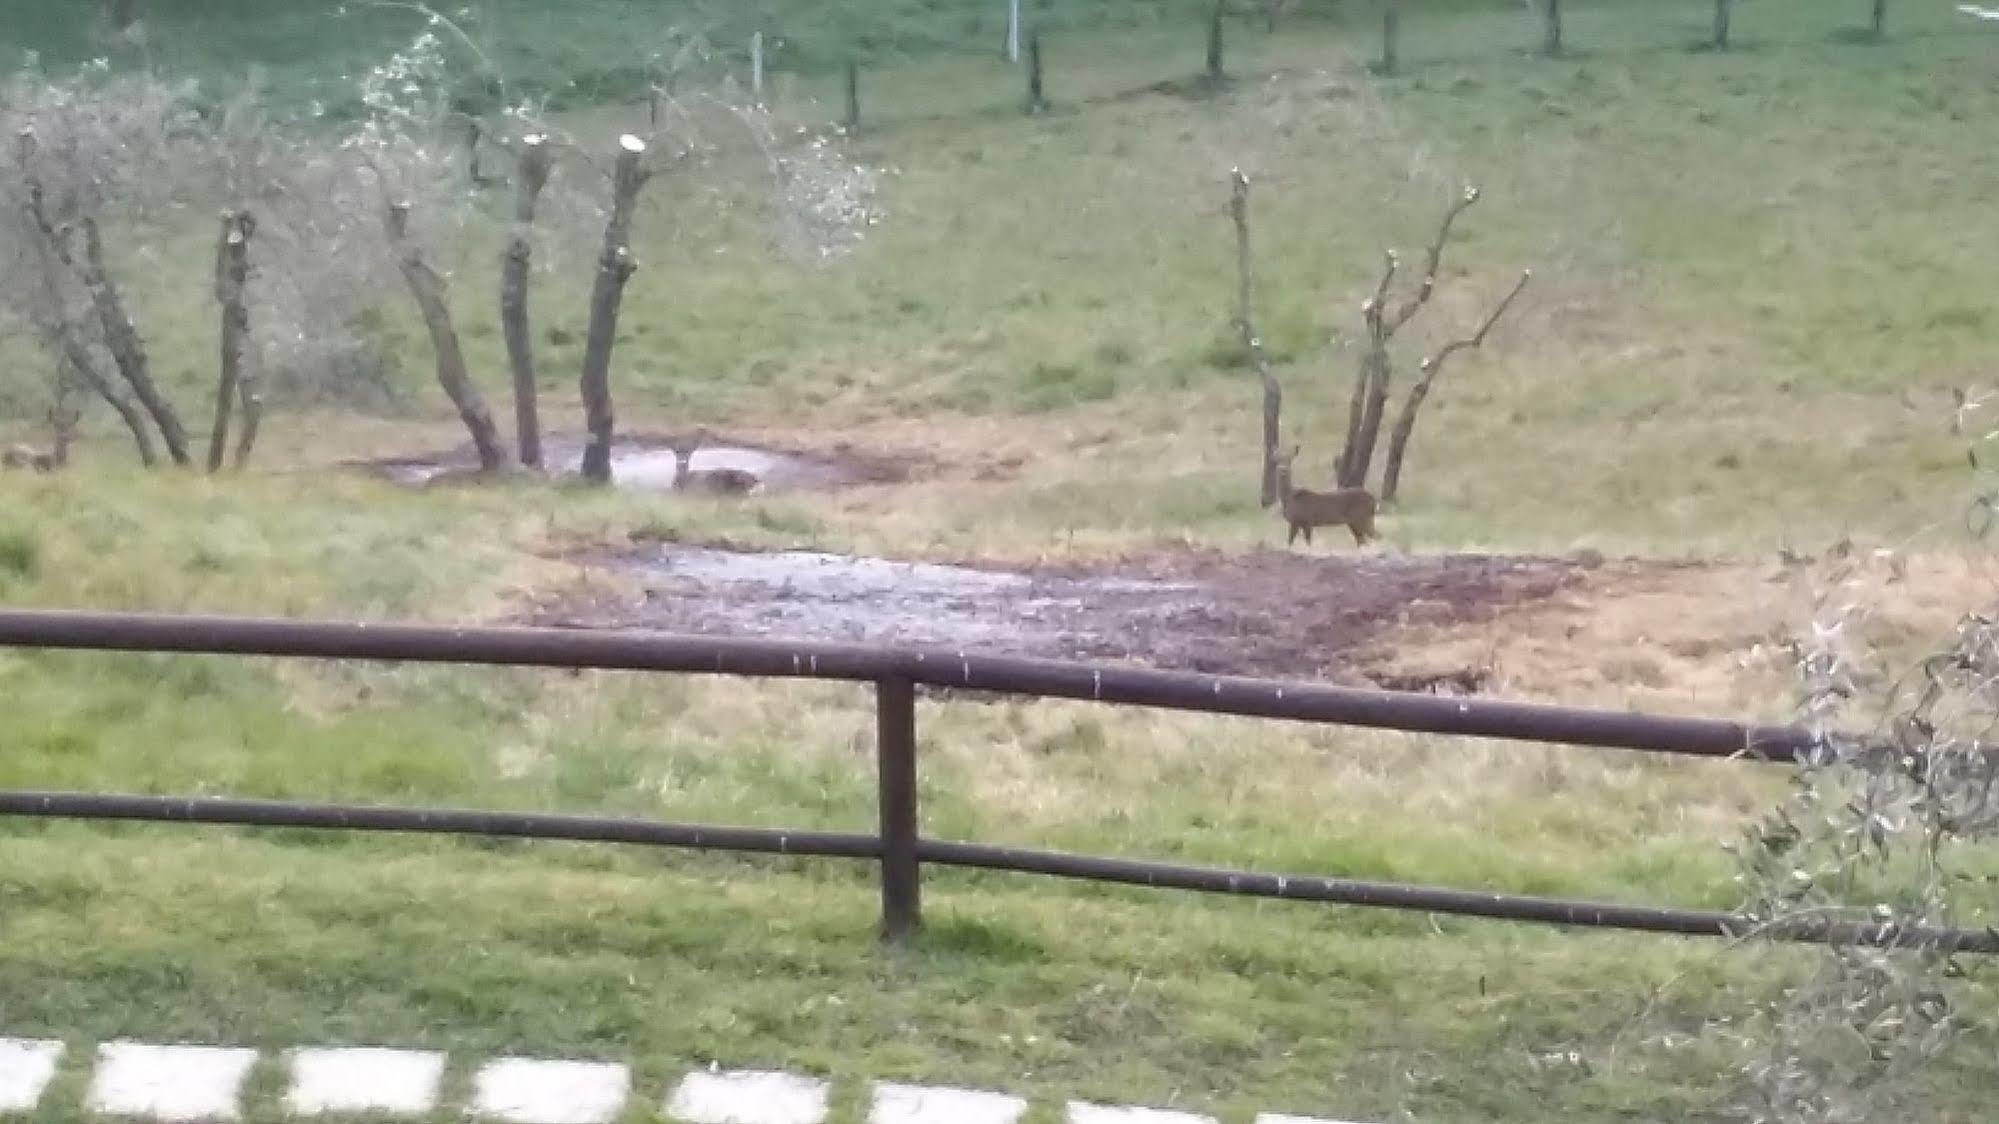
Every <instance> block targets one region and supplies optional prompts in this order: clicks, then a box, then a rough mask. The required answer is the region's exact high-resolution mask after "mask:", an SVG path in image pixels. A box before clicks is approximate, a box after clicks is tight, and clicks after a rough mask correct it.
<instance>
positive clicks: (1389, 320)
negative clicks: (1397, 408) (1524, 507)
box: [1339, 187, 1479, 488]
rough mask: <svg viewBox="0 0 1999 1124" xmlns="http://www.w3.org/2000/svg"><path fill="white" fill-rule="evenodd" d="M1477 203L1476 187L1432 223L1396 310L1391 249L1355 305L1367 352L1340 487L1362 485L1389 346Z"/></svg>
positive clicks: (1396, 260)
mask: <svg viewBox="0 0 1999 1124" xmlns="http://www.w3.org/2000/svg"><path fill="white" fill-rule="evenodd" d="M1478 200H1479V190H1478V188H1476V187H1466V188H1465V189H1464V191H1463V192H1462V193H1461V194H1460V195H1459V196H1458V197H1457V199H1455V200H1453V201H1452V203H1451V205H1450V207H1449V208H1447V209H1446V210H1445V211H1444V217H1443V220H1442V221H1441V222H1439V223H1438V224H1437V235H1436V237H1435V238H1433V239H1431V240H1430V249H1429V252H1428V253H1427V254H1426V255H1425V257H1424V262H1423V280H1422V282H1421V283H1419V284H1418V285H1417V287H1416V291H1415V292H1414V293H1412V294H1410V295H1409V297H1408V298H1407V299H1405V300H1404V301H1403V302H1402V305H1401V307H1399V308H1395V309H1393V310H1391V309H1390V308H1389V301H1388V297H1389V290H1390V289H1391V288H1393V286H1394V284H1395V273H1396V270H1397V269H1398V268H1399V267H1400V266H1401V258H1400V257H1398V256H1397V255H1396V253H1395V251H1393V250H1390V251H1388V253H1387V255H1386V266H1385V268H1384V269H1383V270H1382V273H1381V281H1380V283H1379V284H1377V285H1376V286H1375V288H1374V296H1372V297H1370V298H1369V299H1368V300H1367V302H1366V303H1365V304H1363V305H1361V318H1362V320H1363V321H1364V322H1365V323H1366V325H1367V353H1366V354H1365V355H1363V356H1362V357H1361V363H1360V370H1359V371H1358V372H1357V373H1356V375H1355V382H1354V395H1353V403H1352V405H1351V407H1350V412H1349V413H1348V416H1347V443H1346V447H1345V449H1343V450H1342V451H1341V453H1340V468H1339V482H1340V487H1342V488H1365V487H1366V486H1367V477H1368V473H1369V472H1370V470H1372V469H1373V467H1374V450H1375V447H1376V446H1377V444H1378V443H1379V441H1380V437H1381V422H1382V417H1383V415H1384V414H1385V413H1386V412H1387V408H1388V391H1389V384H1390V383H1391V382H1393V381H1394V376H1395V360H1394V357H1393V356H1392V355H1391V354H1390V352H1389V347H1388V345H1389V342H1390V341H1391V340H1393V339H1394V338H1395V333H1397V332H1399V331H1401V330H1402V328H1403V327H1404V326H1405V325H1407V324H1408V323H1409V321H1411V320H1413V319H1415V317H1416V314H1417V313H1419V312H1421V311H1423V308H1424V307H1425V306H1426V305H1428V304H1429V303H1430V298H1431V297H1433V296H1435V295H1436V293H1437V274H1438V271H1439V270H1441V269H1442V268H1443V265H1444V248H1445V247H1446V246H1448V245H1449V244H1450V240H1451V227H1452V226H1454V225H1455V224H1456V223H1457V221H1458V216H1459V215H1461V214H1464V213H1465V211H1466V210H1467V209H1469V208H1470V207H1471V205H1472V204H1474V203H1477V202H1478Z"/></svg>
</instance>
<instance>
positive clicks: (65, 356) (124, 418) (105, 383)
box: [55, 327, 160, 468]
mask: <svg viewBox="0 0 1999 1124" xmlns="http://www.w3.org/2000/svg"><path fill="white" fill-rule="evenodd" d="M58 333H59V334H58V337H57V339H56V341H55V342H56V346H57V347H58V348H60V350H61V354H62V362H63V363H65V364H67V365H68V367H69V369H70V371H71V372H72V373H74V374H75V375H76V377H77V378H78V379H79V380H81V381H82V382H83V384H84V385H85V386H87V387H89V388H90V389H91V390H92V391H94V392H96V394H97V396H98V397H99V398H102V399H104V401H105V403H106V404H107V405H109V406H110V407H111V410H112V412H113V413H115V414H117V415H118V420H119V421H121V422H123V423H124V424H125V428H126V429H127V430H129V431H131V434H132V445H133V447H134V448H135V449H137V450H138V453H139V463H140V464H142V465H145V466H146V467H147V468H152V467H153V466H154V465H157V464H159V463H160V456H159V453H158V452H156V451H155V450H154V448H153V431H152V428H151V427H150V425H149V424H148V423H147V421H146V415H145V412H144V411H142V410H140V409H139V407H137V406H135V405H133V404H132V400H131V399H129V398H127V397H125V395H124V393H123V392H122V391H120V390H119V389H118V388H117V386H115V385H113V384H112V382H111V379H110V378H109V377H108V376H107V375H105V373H104V372H103V371H102V370H101V369H100V368H99V367H98V366H97V361H96V360H95V359H94V358H92V357H91V354H90V349H89V348H87V347H85V346H84V345H83V343H82V341H80V340H78V339H77V338H76V336H75V335H73V334H72V333H71V330H70V329H69V328H67V327H64V328H61V329H58Z"/></svg>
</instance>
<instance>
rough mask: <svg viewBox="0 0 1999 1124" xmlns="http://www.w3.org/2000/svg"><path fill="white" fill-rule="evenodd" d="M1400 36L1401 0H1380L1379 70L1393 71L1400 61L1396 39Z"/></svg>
mask: <svg viewBox="0 0 1999 1124" xmlns="http://www.w3.org/2000/svg"><path fill="white" fill-rule="evenodd" d="M1401 36H1402V0H1381V72H1382V73H1383V74H1393V73H1395V68H1396V66H1397V64H1399V63H1400V62H1401V58H1400V57H1399V56H1400V51H1399V49H1398V44H1397V43H1396V40H1397V39H1399V38H1401Z"/></svg>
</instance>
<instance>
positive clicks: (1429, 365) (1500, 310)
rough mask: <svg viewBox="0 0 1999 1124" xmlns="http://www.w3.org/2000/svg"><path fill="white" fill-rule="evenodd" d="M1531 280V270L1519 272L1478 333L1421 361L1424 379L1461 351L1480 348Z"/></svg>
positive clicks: (1532, 273)
mask: <svg viewBox="0 0 1999 1124" xmlns="http://www.w3.org/2000/svg"><path fill="white" fill-rule="evenodd" d="M1533 279H1534V271H1533V270H1531V269H1523V270H1521V271H1520V280H1519V281H1518V282H1516V283H1515V284H1514V286H1513V289H1512V290H1511V291H1510V292H1508V293H1507V294H1506V296H1505V298H1504V299H1502V300H1501V301H1500V302H1499V304H1498V305H1496V306H1495V307H1494V308H1493V310H1492V315H1490V316H1487V317H1486V318H1485V323H1483V324H1480V325H1479V327H1478V331H1476V332H1474V333H1472V334H1471V335H1469V336H1466V337H1465V338H1463V339H1457V340H1452V341H1451V342H1449V343H1447V344H1445V345H1444V346H1443V347H1441V348H1439V349H1438V351H1437V353H1436V354H1435V355H1432V356H1430V357H1429V358H1428V359H1425V360H1423V365H1422V370H1423V375H1424V377H1425V379H1426V380H1428V379H1431V378H1435V377H1436V372H1437V369H1438V368H1440V367H1442V366H1443V365H1444V360H1446V359H1449V358H1450V357H1451V356H1452V355H1454V354H1456V353H1457V352H1460V351H1463V350H1465V349H1466V348H1473V347H1479V346H1482V345H1483V344H1484V343H1485V337H1486V336H1487V335H1488V334H1490V333H1491V331H1492V329H1493V326H1494V325H1495V324H1498V323H1499V318H1500V317H1502V316H1505V315H1506V310H1507V309H1509V308H1511V307H1513V302H1514V301H1515V300H1516V299H1518V297H1519V296H1520V293H1521V290H1523V289H1525V288H1526V287H1527V282H1529V281H1531V280H1533Z"/></svg>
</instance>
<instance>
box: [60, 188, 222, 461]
mask: <svg viewBox="0 0 1999 1124" xmlns="http://www.w3.org/2000/svg"><path fill="white" fill-rule="evenodd" d="M79 225H80V226H81V227H82V229H83V285H84V288H85V290H87V291H88V292H89V294H90V302H91V305H92V306H93V307H94V308H95V309H96V310H97V319H98V323H99V325H100V326H101V327H102V329H103V331H104V346H105V348H106V349H107V350H109V351H110V352H111V361H112V363H113V364H115V365H116V366H117V368H118V373H119V375H120V376H122V377H123V378H124V380H125V383H126V385H128V386H130V387H131V388H132V394H133V395H134V396H135V397H136V398H138V400H139V405H141V406H143V407H145V410H146V413H147V414H148V415H150V416H151V417H152V419H153V424H154V425H156V426H158V427H159V429H160V439H161V440H162V441H164V442H165V443H166V446H167V455H168V456H169V457H172V458H173V462H174V463H175V464H177V465H183V466H185V465H190V464H193V463H194V459H193V457H192V456H190V455H189V453H188V442H187V430H186V429H185V428H183V427H182V426H181V422H180V415H179V414H177V413H175V412H174V408H173V404H172V403H170V402H168V401H167V399H166V396H165V395H164V394H161V393H160V388H159V384H157V383H155V382H154V381H153V372H152V365H151V363H150V362H149V361H148V360H147V357H146V344H145V341H144V340H143V339H141V338H140V336H139V330H138V328H136V327H134V326H133V323H132V316H131V314H130V313H129V312H127V311H126V309H125V300H124V298H123V297H122V296H121V295H120V294H119V292H118V285H117V283H116V282H114V281H113V280H112V279H111V274H110V271H109V270H107V269H106V268H105V265H104V237H103V233H102V232H101V231H100V230H99V229H98V226H97V220H96V219H95V218H92V217H90V216H88V215H86V216H84V217H83V219H81V220H80V222H79Z"/></svg>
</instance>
